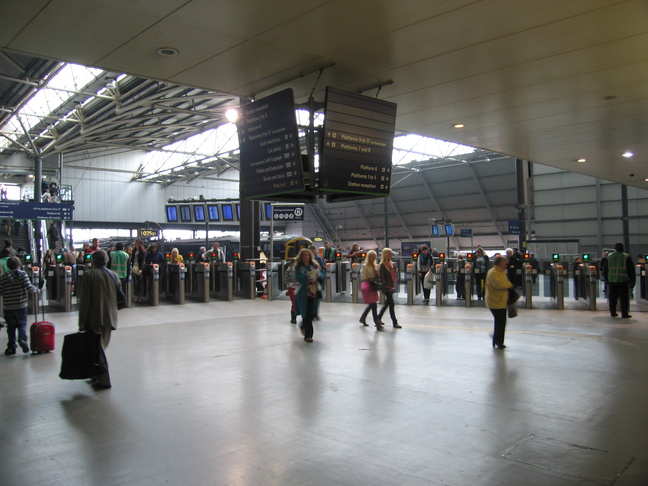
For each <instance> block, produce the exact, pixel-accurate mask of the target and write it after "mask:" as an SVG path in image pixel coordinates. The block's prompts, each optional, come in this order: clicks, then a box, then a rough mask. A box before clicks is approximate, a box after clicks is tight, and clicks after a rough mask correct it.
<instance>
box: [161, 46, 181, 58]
mask: <svg viewBox="0 0 648 486" xmlns="http://www.w3.org/2000/svg"><path fill="white" fill-rule="evenodd" d="M157 53H158V54H159V55H160V56H164V57H172V56H177V55H178V54H180V51H179V50H178V49H175V48H174V47H160V48H159V49H158V50H157Z"/></svg>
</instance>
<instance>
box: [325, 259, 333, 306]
mask: <svg viewBox="0 0 648 486" xmlns="http://www.w3.org/2000/svg"><path fill="white" fill-rule="evenodd" d="M325 266H326V269H325V272H324V280H326V302H331V300H333V299H332V293H333V289H332V288H331V287H333V284H332V282H331V267H332V266H333V264H332V263H326V265H325Z"/></svg>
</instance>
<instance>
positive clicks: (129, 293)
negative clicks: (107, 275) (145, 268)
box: [121, 272, 133, 309]
mask: <svg viewBox="0 0 648 486" xmlns="http://www.w3.org/2000/svg"><path fill="white" fill-rule="evenodd" d="M121 284H122V291H123V292H124V296H125V297H126V302H125V303H124V308H126V309H130V308H131V307H133V277H132V275H131V272H128V276H127V277H126V281H123V280H122V282H121Z"/></svg>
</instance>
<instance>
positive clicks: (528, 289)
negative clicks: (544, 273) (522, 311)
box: [524, 264, 533, 309]
mask: <svg viewBox="0 0 648 486" xmlns="http://www.w3.org/2000/svg"><path fill="white" fill-rule="evenodd" d="M524 302H525V308H526V309H533V268H532V267H531V265H528V264H527V265H525V266H524Z"/></svg>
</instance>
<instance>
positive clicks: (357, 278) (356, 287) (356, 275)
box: [351, 263, 362, 304]
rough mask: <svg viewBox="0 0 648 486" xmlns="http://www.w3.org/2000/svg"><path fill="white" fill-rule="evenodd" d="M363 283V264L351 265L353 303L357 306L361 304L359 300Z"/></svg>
mask: <svg viewBox="0 0 648 486" xmlns="http://www.w3.org/2000/svg"><path fill="white" fill-rule="evenodd" d="M361 281H362V264H361V263H352V264H351V302H353V303H354V304H357V303H358V302H360V299H359V298H358V296H359V294H360V283H361Z"/></svg>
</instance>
